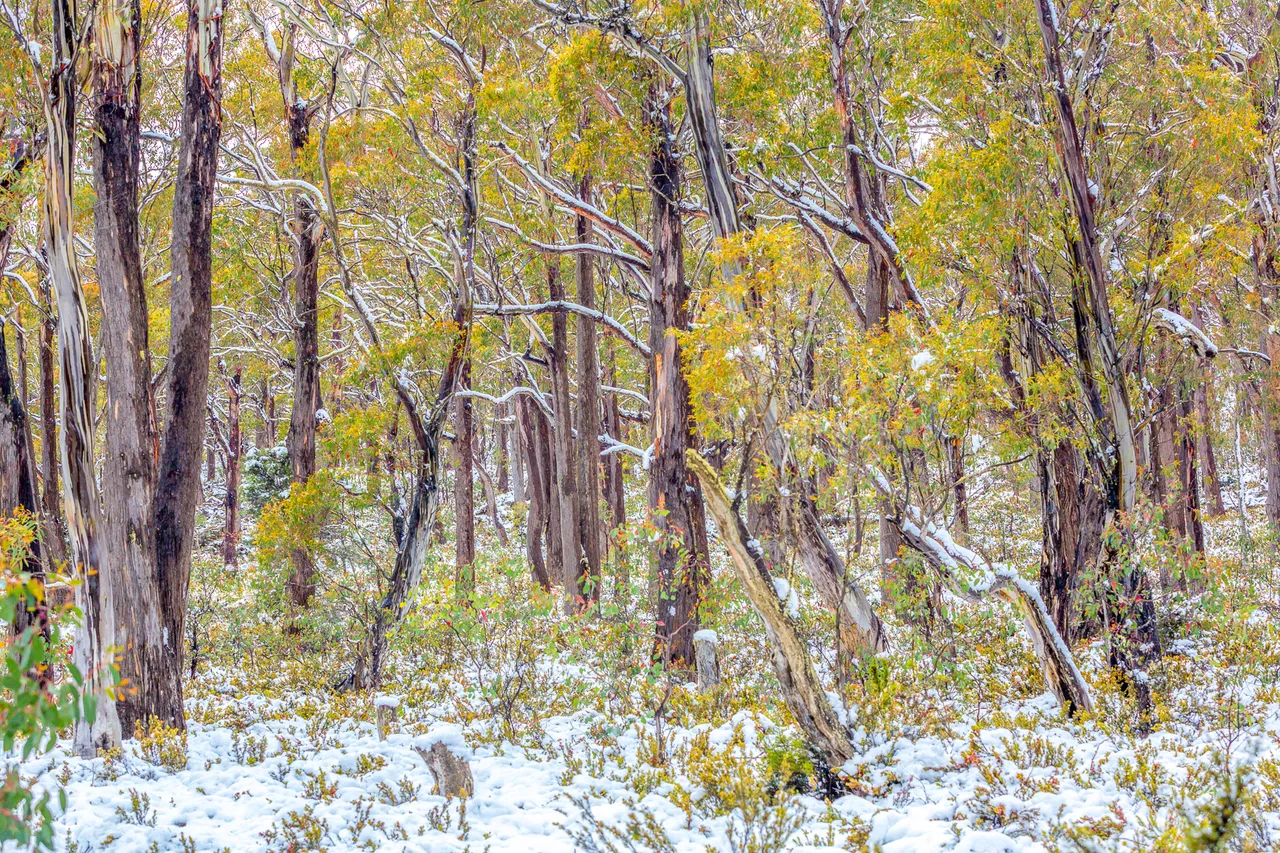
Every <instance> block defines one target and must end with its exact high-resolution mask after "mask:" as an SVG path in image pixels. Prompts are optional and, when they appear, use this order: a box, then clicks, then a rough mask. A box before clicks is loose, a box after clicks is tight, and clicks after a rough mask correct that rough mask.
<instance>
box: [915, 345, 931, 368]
mask: <svg viewBox="0 0 1280 853" xmlns="http://www.w3.org/2000/svg"><path fill="white" fill-rule="evenodd" d="M930 364H933V353H931V352H929V351H928V350H927V349H925V350H920V352H918V353H916V354H915V355H913V356H911V369H912V370H920V369H921V368H923V367H925V366H926V365H930Z"/></svg>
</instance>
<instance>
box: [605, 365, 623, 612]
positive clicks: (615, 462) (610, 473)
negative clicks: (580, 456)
mask: <svg viewBox="0 0 1280 853" xmlns="http://www.w3.org/2000/svg"><path fill="white" fill-rule="evenodd" d="M617 372H618V371H617V359H616V358H615V357H614V354H613V353H612V352H610V353H609V373H608V381H609V384H610V385H612V386H615V387H616V386H617V384H618V379H617ZM603 429H604V431H605V433H607V434H608V436H609V437H610V438H612V439H613V440H614V441H622V408H621V406H619V404H618V395H617V394H616V393H614V392H612V391H611V392H609V393H608V394H607V395H606V396H605V405H604V426H603ZM604 494H605V501H606V502H607V503H608V504H609V525H610V527H611V528H612V530H613V533H614V536H617V535H619V534H620V532H621V531H622V530H623V528H625V527H626V526H627V496H626V491H625V483H624V482H623V478H622V455H621V454H618V453H610V454H609V455H608V456H606V457H605V463H604ZM618 565H619V567H620V568H621V567H623V566H624V565H625V564H624V563H622V562H619V564H618ZM623 571H625V569H623ZM627 581H628V579H627V578H626V577H625V576H623V575H619V577H618V578H617V582H618V583H620V584H622V585H623V586H624V587H625V586H626V584H627Z"/></svg>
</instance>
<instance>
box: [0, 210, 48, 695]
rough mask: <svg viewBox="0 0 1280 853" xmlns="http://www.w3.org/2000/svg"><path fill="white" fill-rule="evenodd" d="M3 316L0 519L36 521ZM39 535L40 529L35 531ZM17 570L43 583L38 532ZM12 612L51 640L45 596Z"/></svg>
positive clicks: (1, 240)
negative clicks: (21, 516) (22, 515)
mask: <svg viewBox="0 0 1280 853" xmlns="http://www.w3.org/2000/svg"><path fill="white" fill-rule="evenodd" d="M7 242H8V241H7V236H6V235H5V234H3V233H0V277H3V276H4V269H5V265H6V264H5V256H6V255H7V254H8V246H7ZM6 325H7V324H6V323H5V321H4V318H2V317H0V518H5V519H11V518H14V517H15V515H16V514H17V513H18V511H22V512H25V513H26V514H27V515H28V517H29V518H30V519H31V520H32V521H33V522H37V521H38V520H39V518H40V514H39V511H40V508H39V506H38V505H37V504H36V469H35V460H34V459H33V458H32V455H31V423H30V421H29V420H28V418H27V408H26V406H25V405H24V404H23V400H22V394H21V392H20V390H19V389H18V388H15V387H14V384H13V377H12V376H11V374H10V373H9V353H8V351H7V348H6V344H5V326H6ZM36 532H37V534H38V531H36ZM11 568H13V569H14V570H16V571H17V572H25V573H26V574H28V575H30V576H31V578H32V579H33V580H34V581H36V583H38V584H40V585H41V586H43V585H44V580H45V573H44V561H43V558H42V553H41V548H40V538H39V536H38V535H37V536H36V538H34V539H33V540H32V541H31V555H30V557H29V559H26V560H24V561H22V562H20V563H18V564H16V565H14V566H12V567H11ZM24 603H25V606H19V607H18V609H17V611H16V612H15V613H14V614H13V623H12V625H11V626H10V627H11V629H12V631H13V633H14V634H15V635H18V634H21V633H22V632H23V631H25V630H26V629H27V628H34V629H35V630H36V631H37V632H39V633H40V634H41V635H43V636H44V638H45V640H46V641H47V640H48V639H49V611H48V602H47V601H45V599H44V597H43V596H40V597H38V598H37V599H36V600H26V601H25V602H24ZM47 669H48V668H47V667H46V668H45V669H44V670H41V671H40V673H39V675H38V677H39V678H40V679H42V681H43V680H47V679H48V678H50V677H51V673H48V672H46V670H47Z"/></svg>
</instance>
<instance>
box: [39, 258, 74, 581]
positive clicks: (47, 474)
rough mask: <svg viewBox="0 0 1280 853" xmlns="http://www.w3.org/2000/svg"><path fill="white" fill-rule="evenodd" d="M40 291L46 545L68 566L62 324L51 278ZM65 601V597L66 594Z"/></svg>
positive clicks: (53, 558) (54, 561) (53, 561)
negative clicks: (58, 368)
mask: <svg viewBox="0 0 1280 853" xmlns="http://www.w3.org/2000/svg"><path fill="white" fill-rule="evenodd" d="M40 295H41V297H42V299H43V300H44V301H43V303H42V305H41V310H40V313H41V319H40V456H41V459H40V480H41V485H40V513H41V519H42V520H41V524H42V527H43V530H44V547H45V552H46V554H47V555H48V560H49V564H50V568H54V567H63V568H65V569H66V570H67V571H71V570H72V569H73V568H74V567H73V566H66V565H65V563H66V560H67V544H66V542H67V535H66V530H65V528H64V527H63V524H62V501H61V500H60V496H61V489H60V487H59V485H58V478H59V474H60V472H59V469H58V397H57V379H56V378H55V376H54V355H53V350H54V341H55V340H56V338H57V334H58V324H57V320H56V319H55V317H54V313H53V304H52V303H51V301H50V299H49V279H48V277H47V276H45V277H42V280H41V287H40ZM63 600H64V601H65V597H64V598H63Z"/></svg>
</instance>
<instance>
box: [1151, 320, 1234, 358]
mask: <svg viewBox="0 0 1280 853" xmlns="http://www.w3.org/2000/svg"><path fill="white" fill-rule="evenodd" d="M1151 322H1152V323H1154V324H1155V325H1156V326H1157V327H1158V328H1161V329H1164V330H1165V331H1166V332H1168V333H1170V334H1172V335H1176V336H1178V337H1179V338H1181V339H1182V342H1183V343H1184V344H1186V345H1187V347H1189V348H1190V349H1191V351H1192V352H1194V353H1195V354H1196V355H1198V356H1200V357H1201V358H1213V357H1214V356H1216V355H1217V354H1218V345H1217V344H1215V343H1214V342H1213V341H1212V340H1211V339H1210V338H1209V336H1208V335H1206V334H1205V333H1204V331H1203V330H1201V329H1200V328H1199V327H1197V326H1196V324H1195V323H1192V322H1191V321H1190V320H1188V319H1187V318H1186V317H1183V316H1182V315H1181V314H1179V313H1177V312H1175V311H1170V310H1169V309H1168V308H1153V309H1152V310H1151Z"/></svg>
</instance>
